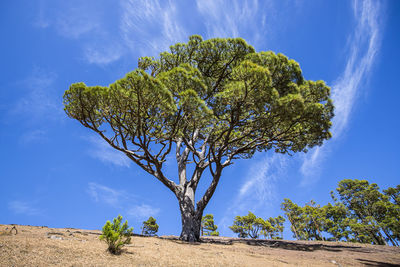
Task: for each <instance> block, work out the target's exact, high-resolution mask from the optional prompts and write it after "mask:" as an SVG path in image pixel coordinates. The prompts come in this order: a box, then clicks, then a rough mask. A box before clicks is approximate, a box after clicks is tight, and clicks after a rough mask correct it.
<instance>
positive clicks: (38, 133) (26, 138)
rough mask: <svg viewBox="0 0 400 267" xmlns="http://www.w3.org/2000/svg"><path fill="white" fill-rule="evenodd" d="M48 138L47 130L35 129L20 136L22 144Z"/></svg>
mask: <svg viewBox="0 0 400 267" xmlns="http://www.w3.org/2000/svg"><path fill="white" fill-rule="evenodd" d="M46 139H47V137H46V131H45V130H42V129H35V130H31V131H28V132H26V133H24V134H23V135H22V136H21V138H20V142H21V143H22V144H28V143H35V142H42V141H44V140H46Z"/></svg>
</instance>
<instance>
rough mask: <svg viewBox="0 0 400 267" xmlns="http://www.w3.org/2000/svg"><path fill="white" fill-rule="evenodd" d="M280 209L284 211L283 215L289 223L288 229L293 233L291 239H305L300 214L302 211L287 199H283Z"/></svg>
mask: <svg viewBox="0 0 400 267" xmlns="http://www.w3.org/2000/svg"><path fill="white" fill-rule="evenodd" d="M281 209H282V210H283V211H285V215H286V217H287V218H288V220H289V222H290V224H291V225H290V229H291V230H292V232H293V237H295V238H296V239H298V240H302V239H306V238H305V234H304V233H303V231H301V229H302V226H301V224H302V214H303V210H302V208H301V207H300V206H298V205H297V204H296V203H293V201H291V200H290V199H288V198H285V199H284V200H283V202H282V204H281Z"/></svg>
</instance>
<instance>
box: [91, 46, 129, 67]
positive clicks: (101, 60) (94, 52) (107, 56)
mask: <svg viewBox="0 0 400 267" xmlns="http://www.w3.org/2000/svg"><path fill="white" fill-rule="evenodd" d="M84 55H85V59H86V60H87V62H89V63H91V64H97V65H107V64H109V63H111V62H114V61H117V60H118V59H120V58H121V56H122V55H123V49H122V47H121V46H120V45H118V44H109V45H104V44H103V45H102V46H95V45H87V46H86V48H85V49H84Z"/></svg>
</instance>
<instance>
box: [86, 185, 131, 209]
mask: <svg viewBox="0 0 400 267" xmlns="http://www.w3.org/2000/svg"><path fill="white" fill-rule="evenodd" d="M87 192H88V194H89V196H90V197H91V198H92V199H93V200H94V201H95V202H103V203H106V204H108V205H110V206H117V205H120V204H121V203H122V202H123V201H124V200H126V199H127V195H126V193H124V192H123V191H118V190H115V189H112V188H110V187H107V186H105V185H101V184H97V183H89V187H88V190H87Z"/></svg>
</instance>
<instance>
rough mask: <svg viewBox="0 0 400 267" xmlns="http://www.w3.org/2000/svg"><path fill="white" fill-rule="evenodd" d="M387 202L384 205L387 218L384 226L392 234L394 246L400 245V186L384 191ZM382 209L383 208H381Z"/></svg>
mask: <svg viewBox="0 0 400 267" xmlns="http://www.w3.org/2000/svg"><path fill="white" fill-rule="evenodd" d="M383 192H384V194H385V196H386V197H387V201H386V203H385V205H383V207H384V209H386V216H385V217H384V218H383V220H382V224H383V225H384V227H385V228H386V229H387V230H388V232H390V233H391V236H392V238H391V241H392V243H393V245H395V246H399V245H400V219H399V218H400V185H397V186H396V187H394V188H392V187H389V188H388V189H386V190H383ZM381 209H382V207H381Z"/></svg>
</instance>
